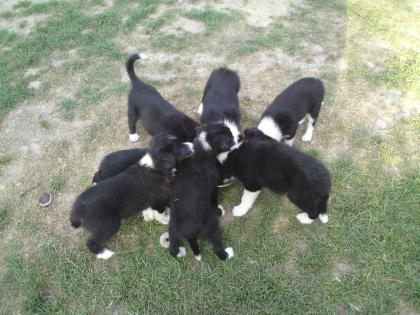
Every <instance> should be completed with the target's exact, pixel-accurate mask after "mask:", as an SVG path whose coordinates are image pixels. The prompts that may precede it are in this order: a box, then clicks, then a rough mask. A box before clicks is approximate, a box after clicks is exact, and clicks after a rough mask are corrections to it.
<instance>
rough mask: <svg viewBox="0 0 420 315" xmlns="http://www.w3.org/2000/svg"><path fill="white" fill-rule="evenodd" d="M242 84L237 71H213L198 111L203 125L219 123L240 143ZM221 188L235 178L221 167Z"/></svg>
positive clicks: (224, 69)
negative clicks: (239, 93) (240, 96)
mask: <svg viewBox="0 0 420 315" xmlns="http://www.w3.org/2000/svg"><path fill="white" fill-rule="evenodd" d="M240 86H241V83H240V80H239V76H238V74H237V73H236V72H235V71H232V70H229V69H226V68H219V69H216V70H213V72H212V73H211V75H210V77H209V79H208V80H207V83H206V86H205V88H204V92H203V97H202V102H201V104H200V107H199V108H198V110H197V113H198V114H199V115H200V121H201V123H202V124H208V123H219V124H223V125H225V126H226V127H228V128H229V129H230V131H231V133H232V134H233V136H234V138H235V141H236V142H239V140H240V139H239V137H240V132H239V128H240V120H241V113H240V110H239V99H238V92H239V89H240ZM220 172H221V179H220V182H219V187H223V186H226V185H228V184H230V183H232V181H233V178H231V174H229V173H228V172H227V171H226V170H225V169H224V168H223V167H222V165H220Z"/></svg>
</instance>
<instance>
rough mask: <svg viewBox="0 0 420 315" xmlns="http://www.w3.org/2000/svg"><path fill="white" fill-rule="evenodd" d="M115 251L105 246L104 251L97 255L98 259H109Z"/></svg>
mask: <svg viewBox="0 0 420 315" xmlns="http://www.w3.org/2000/svg"><path fill="white" fill-rule="evenodd" d="M114 254H115V253H114V252H113V251H112V250H109V249H108V248H104V249H103V250H102V252H100V253H99V254H97V255H96V258H98V259H108V258H111V257H112V256H113V255H114Z"/></svg>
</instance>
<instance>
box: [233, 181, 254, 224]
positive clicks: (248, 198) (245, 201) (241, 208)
mask: <svg viewBox="0 0 420 315" xmlns="http://www.w3.org/2000/svg"><path fill="white" fill-rule="evenodd" d="M260 192H261V190H256V191H249V190H247V189H246V188H245V189H244V194H243V195H242V199H241V203H240V204H239V205H237V206H235V207H234V208H233V211H232V213H233V216H235V217H241V216H243V215H245V214H246V213H247V212H248V211H249V209H251V207H252V206H253V205H254V202H255V200H256V199H257V197H258V195H259V194H260Z"/></svg>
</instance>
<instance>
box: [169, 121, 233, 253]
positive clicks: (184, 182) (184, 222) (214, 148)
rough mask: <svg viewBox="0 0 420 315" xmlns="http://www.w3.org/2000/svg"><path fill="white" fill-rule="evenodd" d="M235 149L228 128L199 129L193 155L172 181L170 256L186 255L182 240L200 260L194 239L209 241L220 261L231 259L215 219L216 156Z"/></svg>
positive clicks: (218, 208)
mask: <svg viewBox="0 0 420 315" xmlns="http://www.w3.org/2000/svg"><path fill="white" fill-rule="evenodd" d="M234 145H235V141H234V138H233V135H232V133H231V132H230V130H229V128H228V127H226V126H224V125H222V124H214V123H212V124H206V125H203V126H201V127H200V128H199V129H198V136H197V137H196V139H195V140H194V153H193V155H192V156H191V157H190V158H189V159H185V160H183V161H182V162H181V163H180V164H179V167H178V172H177V174H176V176H175V178H174V180H173V181H172V198H173V199H172V200H173V204H172V206H171V216H170V219H169V252H170V254H171V255H172V256H174V257H182V256H185V255H186V249H185V247H182V246H181V240H182V239H186V240H187V241H188V243H189V244H190V246H191V249H192V251H193V253H194V256H195V258H196V259H197V260H201V255H200V249H199V247H198V243H197V239H198V238H201V239H208V240H209V241H210V242H211V244H212V245H213V251H214V252H215V254H216V255H217V256H218V257H219V258H220V259H221V260H225V259H226V258H232V257H233V249H232V248H231V247H228V248H224V246H223V238H222V232H221V230H220V227H219V219H218V216H221V215H223V212H224V210H223V208H222V207H221V206H218V196H217V183H218V180H219V171H218V166H217V160H216V157H217V155H219V154H221V153H224V152H228V151H230V150H231V149H232V147H233V146H234Z"/></svg>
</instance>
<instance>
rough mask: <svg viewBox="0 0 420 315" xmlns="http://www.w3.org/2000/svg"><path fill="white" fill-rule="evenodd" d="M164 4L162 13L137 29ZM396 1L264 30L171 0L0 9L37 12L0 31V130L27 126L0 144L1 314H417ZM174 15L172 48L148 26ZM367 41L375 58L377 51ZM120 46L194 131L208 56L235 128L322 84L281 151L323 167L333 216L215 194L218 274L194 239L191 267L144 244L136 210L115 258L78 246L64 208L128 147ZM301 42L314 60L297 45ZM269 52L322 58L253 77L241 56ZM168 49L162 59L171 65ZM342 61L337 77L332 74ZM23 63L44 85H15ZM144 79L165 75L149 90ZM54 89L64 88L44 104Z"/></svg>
mask: <svg viewBox="0 0 420 315" xmlns="http://www.w3.org/2000/svg"><path fill="white" fill-rule="evenodd" d="M162 3H163V4H165V8H166V9H167V11H165V12H163V14H162V15H161V16H160V17H154V18H151V17H150V15H151V14H152V13H156V12H157V10H158V8H159V5H160V4H162ZM407 3H408V2H403V1H402V2H397V1H391V0H380V1H377V2H372V1H366V0H356V1H352V2H349V3H343V2H342V1H324V0H315V1H311V2H310V3H308V4H305V6H301V7H294V9H293V10H292V11H291V12H290V13H289V15H285V16H281V17H278V18H276V19H275V20H274V22H273V23H271V24H270V25H269V26H268V27H265V28H255V27H251V26H249V25H247V24H246V22H245V17H244V13H240V10H239V9H240V8H235V11H234V10H231V11H230V12H227V11H223V12H222V11H218V10H216V9H213V8H212V7H211V6H208V7H205V8H198V7H197V8H193V9H191V10H186V9H185V7H182V6H180V5H178V4H177V3H176V2H175V1H157V0H141V1H138V2H135V3H133V2H132V1H129V0H114V1H113V7H112V8H108V9H106V10H104V11H103V12H102V13H97V14H94V13H93V11H92V8H96V7H103V6H104V3H103V2H102V1H99V0H92V1H80V0H79V1H51V2H43V3H38V4H33V3H30V2H29V1H25V2H23V3H19V5H18V6H17V7H15V9H13V10H11V11H9V12H6V13H4V12H3V13H1V16H2V18H3V19H6V20H13V19H19V18H22V17H29V16H31V15H33V14H48V15H49V16H50V17H49V18H48V19H47V20H46V21H44V22H43V23H42V24H40V25H38V26H37V27H36V28H34V29H33V30H32V32H31V33H30V34H29V35H27V36H26V37H24V36H22V35H19V34H15V33H13V32H10V31H7V30H0V127H1V128H2V130H1V131H2V133H3V134H5V135H7V134H9V133H10V132H13V129H11V127H10V126H12V125H15V126H16V128H23V127H22V126H24V127H25V131H26V133H27V134H28V135H29V137H25V139H18V141H16V143H10V142H9V141H8V140H7V139H1V140H0V145H1V147H2V148H3V144H5V146H4V147H5V148H7V150H9V151H10V152H8V151H5V152H2V153H1V154H0V172H1V171H3V170H5V169H7V168H9V167H11V166H10V165H11V162H12V161H15V160H17V161H20V162H23V164H24V165H29V166H30V167H26V168H25V169H24V170H23V172H21V173H19V174H16V175H15V176H14V178H13V181H10V180H8V179H7V180H3V179H4V178H0V189H1V190H2V192H3V193H2V195H1V196H0V238H1V242H0V295H1V296H2V303H1V305H0V313H2V314H3V313H4V314H10V313H15V312H18V313H23V314H45V313H48V314H50V313H77V314H79V313H80V314H90V313H100V314H102V313H121V314H131V313H142V314H143V313H144V314H151V313H156V314H162V313H163V314H165V313H168V312H170V313H174V314H185V313H192V314H197V313H204V314H207V313H211V314H254V313H265V314H337V313H349V314H354V313H362V314H401V313H404V312H405V313H409V312H415V311H416V310H418V309H419V308H420V297H419V295H418V292H419V291H420V287H419V284H420V282H419V277H418V261H419V255H418V250H417V248H418V247H419V246H418V245H419V243H420V233H419V229H418V226H419V224H420V216H419V213H418V204H419V203H420V195H419V191H420V177H419V175H418V174H419V172H418V165H419V159H418V154H417V153H418V152H417V151H416V148H417V147H418V140H417V139H418V134H419V132H420V124H419V119H418V117H417V115H416V114H415V111H414V110H413V109H410V108H409V105H410V104H411V99H410V97H414V100H415V96H416V95H418V93H419V91H420V87H419V85H418V82H420V80H418V74H419V63H418V60H419V58H418V57H419V56H418V49H417V44H418V42H417V41H416V39H415V38H412V37H410V36H409V35H407V32H404V30H408V29H410V28H411V27H412V26H415V25H417V24H416V23H418V22H417V21H416V18H415V14H414V11H413V10H414V9H410V7H409V6H408V4H407ZM194 4H195V3H194V2H189V3H187V4H186V5H187V6H190V5H194ZM159 9H161V8H159ZM180 16H181V17H186V18H188V19H192V20H196V21H200V22H202V23H203V24H205V26H206V29H207V32H205V33H203V34H194V35H192V34H189V33H183V34H181V35H179V36H174V35H168V34H165V33H162V32H161V30H162V28H163V26H165V25H169V23H171V22H172V21H174V20H176V19H177V18H178V17H180ZM402 17H404V18H402ZM142 32H144V34H143V33H142ZM143 35H145V36H143ZM139 36H141V37H139ZM139 38H141V40H139ZM377 41H379V42H385V43H386V45H385V47H387V46H388V47H390V48H389V49H384V48H380V47H379V48H378V47H376V46H375V45H374V43H375V42H377ZM366 42H368V44H370V45H371V46H365V45H366ZM127 46H136V47H137V46H139V48H141V50H142V51H143V50H144V51H146V52H148V53H149V52H150V51H152V52H153V53H156V56H157V58H151V60H149V61H144V62H143V61H142V62H141V63H140V62H139V63H138V64H136V72H137V73H138V75H139V77H141V78H142V79H143V80H144V81H145V82H147V83H149V84H152V85H154V86H155V87H157V88H158V90H159V91H160V92H161V93H162V95H163V96H164V97H166V98H168V100H170V101H171V102H173V103H174V104H177V105H178V104H179V106H180V109H181V110H183V111H185V112H187V113H188V114H190V115H191V116H192V117H194V118H195V119H197V117H196V116H194V110H195V109H196V106H197V105H198V104H199V102H200V98H201V95H202V88H203V86H204V84H205V80H206V78H207V75H208V74H209V73H210V72H211V70H212V68H214V67H216V66H220V65H216V64H213V62H212V61H211V60H212V59H211V58H212V56H217V57H219V56H220V57H223V58H221V63H225V64H226V65H227V66H228V67H236V68H235V69H237V70H238V71H239V74H240V76H241V91H240V93H239V97H240V101H241V106H242V109H243V119H242V128H243V129H244V128H247V127H250V126H251V125H252V124H254V122H256V121H257V119H258V117H259V115H260V113H261V111H262V109H263V108H265V107H266V106H267V104H268V103H269V102H270V101H271V100H272V98H273V97H274V96H275V95H276V94H277V93H278V92H280V90H281V89H282V88H283V87H285V85H286V84H287V82H289V83H290V82H291V81H292V80H293V78H295V77H296V78H297V77H298V76H300V75H304V76H307V75H317V74H319V76H320V77H321V78H322V79H323V81H324V83H325V86H326V92H327V98H326V104H327V105H326V106H325V108H323V110H322V112H321V116H320V120H319V122H318V123H317V127H316V131H315V133H314V141H313V143H311V144H302V143H301V142H300V141H298V140H297V141H296V147H298V148H299V149H300V150H303V151H305V152H306V153H308V154H310V155H312V156H314V157H316V158H317V159H319V160H321V161H323V162H324V163H325V164H326V165H327V166H328V168H329V169H330V171H331V174H332V178H333V189H332V193H331V200H330V205H329V210H330V214H331V216H330V222H329V223H328V224H327V225H322V224H320V223H319V222H315V223H313V224H312V225H311V226H302V225H300V224H298V222H297V220H296V219H295V215H296V213H297V209H295V208H294V206H293V205H291V204H290V203H289V202H287V201H286V200H287V198H286V197H284V196H283V197H281V196H277V195H275V194H273V193H271V192H269V191H267V190H264V191H263V192H262V194H261V196H260V198H259V199H258V201H257V203H256V204H255V206H254V207H253V209H252V210H251V211H250V212H249V213H248V214H247V215H246V216H244V217H242V218H235V219H233V218H232V217H231V215H230V210H229V209H232V207H233V206H234V205H235V204H237V203H238V202H239V199H240V196H241V193H242V187H241V185H240V184H238V183H236V184H234V185H233V186H232V187H229V188H227V189H224V190H222V191H221V194H220V202H221V204H223V205H224V206H225V208H226V209H227V217H225V218H223V219H222V220H221V222H222V226H223V230H224V242H225V244H226V246H232V247H233V248H234V250H235V257H234V259H232V260H230V261H227V262H220V261H219V260H218V259H217V258H216V256H215V255H214V254H213V253H212V251H211V247H210V245H209V244H207V243H205V242H202V243H201V247H202V249H203V262H202V263H198V262H196V261H195V260H194V258H193V257H192V255H191V250H189V248H188V249H187V252H188V254H187V257H185V258H184V259H174V258H172V257H171V256H170V255H169V254H168V252H167V250H165V249H162V248H161V247H159V245H158V238H159V236H160V235H161V234H162V233H163V232H165V231H167V227H166V226H162V225H158V224H155V223H150V222H143V220H142V219H141V217H140V216H138V217H135V218H132V219H130V220H127V221H125V222H124V224H123V226H122V228H121V230H120V232H119V233H118V234H117V235H116V236H115V237H114V238H113V239H112V240H111V242H109V244H108V245H109V247H110V248H111V249H113V250H115V251H116V255H115V256H114V257H113V258H112V259H110V260H108V261H100V260H96V259H95V258H94V257H93V256H92V255H90V254H89V253H88V252H87V250H86V247H85V244H84V243H85V241H86V238H87V234H86V233H85V232H84V231H82V230H79V231H78V232H70V228H69V224H68V212H69V209H70V208H71V203H72V201H73V200H74V197H75V196H77V194H79V193H80V192H81V191H82V190H83V189H85V188H86V187H88V186H89V185H90V181H91V176H92V174H93V173H94V172H95V170H96V168H97V166H98V163H99V161H100V159H101V158H102V157H103V156H104V155H105V154H107V153H109V152H112V151H114V150H118V149H121V148H123V147H126V146H128V145H129V144H128V143H127V142H126V140H127V139H126V138H127V134H126V133H127V126H126V95H127V91H128V90H129V86H130V84H129V83H124V82H122V81H121V75H122V71H123V64H124V61H125V53H124V49H125V48H126V47H127ZM4 47H10V49H11V50H7V49H6V50H4V49H3V48H4ZM314 47H315V48H317V49H318V52H317V51H316V50H311V49H313V48H314ZM372 47H373V48H372ZM277 49H281V50H282V51H283V52H284V53H285V54H288V55H290V56H291V57H293V58H294V59H296V60H298V61H300V62H301V63H302V64H303V65H308V69H310V68H311V67H312V69H314V67H313V63H314V62H313V58H314V57H316V56H318V57H319V56H325V59H320V60H321V62H319V68H317V69H315V70H316V71H317V72H315V74H314V73H306V71H309V70H308V69H306V68H305V67H302V68H299V69H295V68H293V65H292V64H288V63H285V62H283V60H275V61H274V62H273V63H270V64H268V65H267V67H265V68H264V67H263V68H262V70H260V71H257V70H258V67H259V66H261V65H260V62H259V61H258V60H257V59H254V56H256V53H257V52H258V53H261V55H264V56H265V57H267V60H270V59H269V58H270V56H271V57H272V56H273V55H275V50H277ZM70 50H72V51H73V50H74V51H76V53H75V54H72V55H71V56H72V57H70V59H69V60H67V61H66V62H65V63H64V64H63V65H62V66H60V67H58V68H55V69H53V68H51V67H50V64H49V62H50V61H51V59H52V60H56V59H63V58H67V57H66V56H69V55H70V53H69V51H70ZM273 52H274V53H273ZM196 54H201V56H204V57H201V58H203V59H202V61H200V62H199V63H197V62H195V60H194V58H195V56H196ZM173 55H176V56H177V58H176V59H175V60H176V61H173V60H172V59H170V58H169V57H172V56H173ZM168 56H169V57H168ZM207 56H208V60H207ZM372 56H373V57H377V58H376V59H374V61H375V64H378V65H379V66H380V71H372V70H371V69H369V68H367V67H366V66H365V64H364V63H363V61H364V60H365V59H366V58H367V59H368V60H369V59H371V58H372ZM153 57H155V56H153ZM166 57H168V59H166ZM217 60H218V59H217ZM342 60H344V61H345V62H346V64H347V68H345V69H344V70H343V71H341V70H340V71H339V70H337V69H338V63H339V61H342ZM264 62H265V59H262V66H264ZM143 63H144V64H143ZM37 67H46V68H47V69H48V70H46V71H43V72H41V73H40V74H39V75H37V80H41V81H42V82H43V89H42V90H39V91H29V90H28V88H27V85H28V83H29V82H30V80H31V79H30V78H25V77H24V76H23V73H25V72H26V71H27V70H28V69H29V68H37ZM254 70H255V71H254ZM153 74H159V75H165V74H168V75H171V76H174V77H175V79H172V80H161V81H157V80H151V79H148V78H153ZM58 88H61V89H58ZM56 89H57V90H58V91H65V92H64V93H63V94H61V92H60V94H59V95H57V92H56ZM378 89H381V90H385V91H388V90H390V89H399V90H401V91H402V93H401V95H402V96H401V98H398V99H395V100H393V99H388V98H386V96H385V99H381V100H371V101H367V99H368V100H370V98H371V95H375V93H377V90H378ZM413 95H414V96H413ZM49 103H53V104H55V108H54V109H55V111H53V112H52V113H51V112H48V111H46V112H43V110H42V108H43V104H49ZM390 104H391V105H392V106H397V105H398V106H401V108H402V109H404V110H405V111H407V112H408V115H407V116H406V117H405V118H404V119H399V118H398V119H397V118H395V117H397V116H398V113H399V110H402V109H400V107H395V108H397V109H398V111H397V112H396V113H395V112H392V111H391V112H389V113H388V112H387V108H388V107H387V106H391V105H390ZM32 105H38V106H39V108H40V111H41V112H39V113H38V112H37V113H36V115H35V116H30V117H32V118H31V119H35V127H34V126H31V124H27V123H25V124H22V122H21V120H22V121H24V122H26V120H25V119H27V117H28V116H25V115H23V114H26V111H25V110H26V107H28V108H30V106H32ZM16 106H20V108H19V109H20V110H22V113H23V114H21V115H20V116H19V112H18V111H17V112H16V115H17V116H16V117H17V119H16V120H15V121H13V122H10V121H8V120H7V119H8V118H7V117H6V115H7V114H8V113H9V112H10V111H11V110H13V109H14V108H15V107H16ZM406 107H407V108H406ZM48 108H49V107H48ZM359 109H360V110H359ZM365 110H366V111H365ZM372 113H373V114H372ZM369 115H371V116H369ZM372 115H374V117H373V116H372ZM381 115H390V117H391V119H390V122H389V126H388V129H387V133H386V135H385V136H378V135H374V134H373V133H372V128H373V127H372V121H373V123H374V121H375V119H376V118H377V116H381ZM23 116H25V119H22V117H23ZM1 121H3V122H4V124H3V125H2V122H1ZM3 128H4V130H3ZM301 129H302V127H300V129H299V132H301ZM39 131H41V132H39ZM57 134H58V135H59V137H57V136H56V135H57ZM140 134H141V141H142V142H141V143H140V144H138V145H137V144H136V145H135V147H137V146H140V147H143V146H146V145H147V141H148V137H147V136H146V135H145V133H144V131H143V130H142V129H141V128H140ZM39 137H45V139H41V140H45V143H44V144H42V145H41V148H42V149H41V152H40V153H37V154H35V153H32V152H30V151H24V150H23V151H22V152H26V153H22V154H20V153H19V154H15V153H13V154H12V152H21V151H20V150H22V149H23V148H28V147H30V145H31V144H32V143H33V142H34V143H38V141H40V139H39ZM63 139H64V140H63ZM19 141H20V142H21V143H20V142H19ZM130 147H131V146H130ZM334 150H337V152H338V153H337V154H335V155H334V154H332V153H333V152H334ZM331 156H333V158H331ZM16 172H17V171H16ZM40 174H41V175H42V176H41V175H40ZM1 176H2V174H0V177H1ZM46 190H48V191H50V192H52V193H53V194H54V196H55V200H54V203H53V204H52V205H51V206H50V207H48V208H39V207H37V206H36V204H37V199H38V198H39V196H40V194H42V192H44V191H46ZM339 263H346V264H349V265H350V266H351V271H350V272H347V273H343V274H341V275H340V277H339V279H340V281H337V279H335V278H334V276H333V275H332V270H334V269H335V268H336V266H337V264H339Z"/></svg>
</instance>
